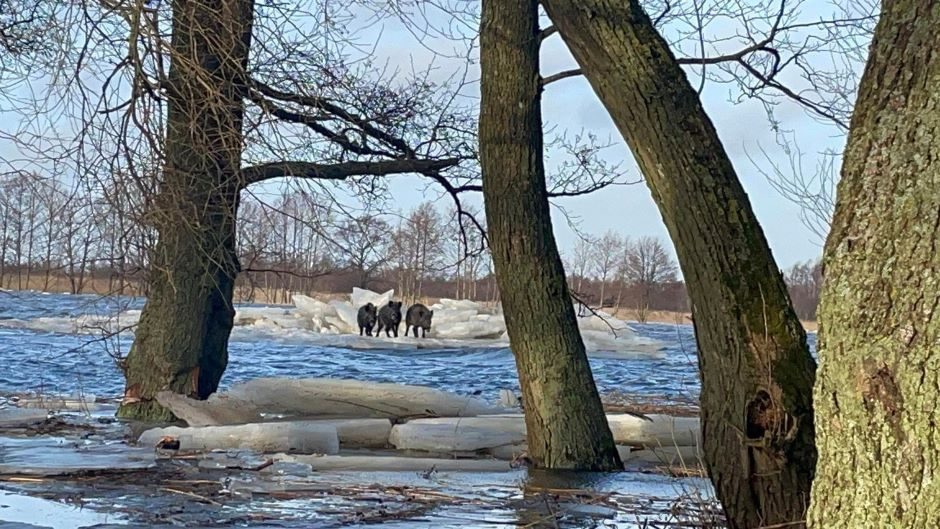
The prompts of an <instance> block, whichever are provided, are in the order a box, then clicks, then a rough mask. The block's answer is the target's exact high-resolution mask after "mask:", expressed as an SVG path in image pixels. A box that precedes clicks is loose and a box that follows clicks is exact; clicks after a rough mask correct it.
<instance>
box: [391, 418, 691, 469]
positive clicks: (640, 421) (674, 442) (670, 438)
mask: <svg viewBox="0 0 940 529" xmlns="http://www.w3.org/2000/svg"><path fill="white" fill-rule="evenodd" d="M607 422H608V424H609V425H610V430H611V433H613V436H614V442H616V443H617V444H619V445H624V446H636V447H647V448H664V447H693V448H694V447H696V446H700V436H699V422H698V419H697V418H695V417H671V416H668V415H649V416H645V417H641V416H637V415H631V414H627V413H616V414H608V415H607ZM525 441H526V428H525V418H524V416H523V415H522V414H500V415H488V416H484V417H464V418H453V417H444V418H436V419H416V420H411V421H408V422H406V423H402V424H396V425H395V426H393V427H392V433H391V436H390V437H389V442H390V443H391V444H392V445H393V446H395V447H396V448H398V449H399V450H419V451H426V452H437V453H448V452H459V453H466V452H480V451H484V452H487V453H490V454H491V455H493V456H495V457H499V458H511V457H513V456H514V455H518V454H519V453H521V452H522V451H524V450H525Z"/></svg>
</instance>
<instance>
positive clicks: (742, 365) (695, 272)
mask: <svg viewBox="0 0 940 529" xmlns="http://www.w3.org/2000/svg"><path fill="white" fill-rule="evenodd" d="M542 4H543V5H544V6H545V8H546V11H547V12H548V15H549V17H550V18H551V19H552V22H553V23H554V24H555V26H556V27H557V28H558V31H559V33H560V34H561V37H562V38H563V39H564V41H565V42H566V44H567V45H568V47H569V49H570V50H571V52H572V54H573V55H574V57H575V59H576V60H577V62H578V63H579V65H580V66H581V69H582V71H583V73H584V75H585V77H586V78H587V79H588V81H589V82H590V84H591V86H592V87H593V89H594V91H595V92H596V93H597V95H598V96H599V97H600V99H601V101H602V102H603V104H604V106H605V107H606V108H607V110H608V112H609V113H610V114H611V117H612V118H613V120H614V122H615V123H616V125H617V127H618V129H619V130H620V133H621V134H622V135H623V137H624V139H625V140H626V142H627V144H628V145H629V146H630V149H631V151H632V152H633V154H634V157H635V158H636V160H637V162H638V164H639V166H640V168H641V170H642V171H643V173H644V176H645V177H646V181H647V183H648V185H649V186H650V189H651V191H652V195H653V198H654V200H655V201H656V203H657V205H658V207H659V210H660V212H661V214H662V216H663V220H664V222H665V224H666V227H667V229H668V230H669V233H670V235H671V237H672V240H673V242H674V243H675V247H676V252H677V254H678V257H679V262H680V265H681V267H682V271H683V275H684V276H685V278H686V281H687V285H688V289H689V296H690V299H691V302H692V311H693V314H694V325H695V331H696V340H697V343H698V349H699V355H698V356H699V370H700V373H701V376H702V392H701V408H702V425H703V426H702V428H703V440H704V456H705V464H706V467H707V469H708V472H709V474H710V476H711V479H712V481H713V482H714V484H715V489H716V492H717V495H718V498H719V499H720V500H721V502H722V505H723V506H724V509H725V512H726V514H727V519H728V522H729V525H730V526H731V527H733V528H742V529H744V528H746V529H751V528H754V527H762V526H774V525H777V524H787V527H800V526H802V525H804V520H805V511H806V506H807V504H808V498H809V493H810V485H811V483H812V480H813V474H814V467H815V460H816V451H815V446H814V421H813V409H812V389H811V388H812V386H813V382H814V377H815V362H814V361H813V359H812V357H811V356H810V354H809V351H808V348H807V346H806V337H805V333H804V331H803V329H802V326H801V325H800V322H799V320H798V319H797V318H796V315H795V314H794V312H793V310H792V308H791V306H790V301H789V297H788V295H787V291H786V287H785V285H784V283H783V279H782V276H781V274H780V271H779V269H778V268H777V265H776V263H775V262H774V259H773V256H772V255H771V252H770V248H769V246H768V245H767V241H766V239H765V237H764V234H763V232H762V230H761V228H760V226H759V224H758V222H757V219H756V217H755V216H754V213H753V211H752V209H751V206H750V202H749V201H748V198H747V195H746V194H745V192H744V189H743V188H742V187H741V185H740V182H738V179H737V176H736V174H735V172H734V168H733V167H732V165H731V161H730V160H729V158H728V156H727V154H726V153H725V150H724V148H723V146H722V144H721V142H720V140H719V138H718V135H717V133H716V132H715V129H714V127H713V125H712V123H711V121H710V120H709V119H708V116H707V115H706V114H705V112H704V110H703V109H702V106H701V102H700V101H699V98H698V94H697V93H696V91H695V90H694V88H693V87H692V86H691V85H690V84H689V82H688V79H687V78H686V76H685V74H684V72H683V71H682V69H681V67H680V65H679V64H678V62H677V61H676V59H675V57H674V56H673V54H672V52H671V51H670V50H669V48H668V46H667V44H666V42H665V41H664V40H663V38H662V37H661V36H660V35H659V34H658V33H657V31H656V29H655V28H654V27H653V24H652V23H651V21H650V19H649V17H648V16H647V15H646V13H644V12H643V10H642V8H641V7H640V6H639V3H638V2H637V1H636V0H618V1H614V0H582V1H579V2H571V1H569V0H543V1H542Z"/></svg>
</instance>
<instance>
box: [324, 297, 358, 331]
mask: <svg viewBox="0 0 940 529" xmlns="http://www.w3.org/2000/svg"><path fill="white" fill-rule="evenodd" d="M330 305H331V306H332V307H333V309H334V310H335V311H336V315H337V316H339V319H340V320H342V322H343V323H342V324H343V328H341V329H340V331H342V332H345V333H347V334H359V324H358V322H357V320H356V315H357V312H358V310H359V309H355V308H353V306H352V305H350V304H349V303H347V302H345V301H340V300H338V299H334V300H333V301H330Z"/></svg>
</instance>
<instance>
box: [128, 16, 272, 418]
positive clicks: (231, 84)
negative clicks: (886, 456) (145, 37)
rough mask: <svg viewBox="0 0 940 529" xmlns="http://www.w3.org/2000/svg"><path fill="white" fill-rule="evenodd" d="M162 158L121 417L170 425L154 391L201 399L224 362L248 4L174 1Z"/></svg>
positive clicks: (235, 263) (214, 386)
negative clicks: (144, 290) (147, 279)
mask: <svg viewBox="0 0 940 529" xmlns="http://www.w3.org/2000/svg"><path fill="white" fill-rule="evenodd" d="M172 7H173V37H172V46H171V47H172V56H171V67H170V79H169V81H170V86H169V87H168V98H167V101H168V105H167V118H168V120H167V137H166V152H165V155H166V160H165V168H164V173H163V181H162V182H161V185H160V190H159V195H158V197H157V199H156V201H155V209H154V211H152V212H151V215H152V216H153V218H154V222H155V223H156V227H157V230H158V232H159V240H158V242H157V245H156V248H155V250H154V253H153V255H152V271H151V289H150V295H149V297H148V299H147V304H146V305H145V306H144V310H143V313H142V314H141V318H140V324H139V325H138V328H137V331H136V339H135V340H134V344H133V346H132V348H131V351H130V353H129V354H128V357H127V359H126V363H125V366H124V368H125V376H126V379H127V382H126V389H125V399H124V402H123V403H122V405H121V408H120V410H119V411H118V414H119V415H120V416H123V417H129V418H135V419H142V420H166V419H172V414H171V413H170V412H169V411H168V410H165V409H163V408H162V407H161V406H160V405H159V404H158V403H157V402H156V401H155V400H153V397H154V394H155V393H156V392H158V391H161V390H164V389H168V390H172V391H175V392H178V393H182V394H186V395H190V396H192V397H195V398H200V399H204V398H206V397H208V396H209V394H211V393H212V392H214V391H215V390H216V389H217V387H218V385H219V381H220V379H221V377H222V372H223V371H224V369H225V366H226V364H227V359H228V353H227V347H228V337H229V333H230V332H231V329H232V322H233V317H234V313H235V311H234V309H233V306H232V290H233V286H234V281H235V275H236V273H237V272H238V261H237V258H236V255H235V215H236V210H237V207H238V192H239V181H238V180H239V178H238V174H239V173H238V170H239V163H240V158H241V150H242V137H241V128H242V112H243V104H242V100H241V97H240V96H239V90H238V88H237V84H238V80H239V79H240V78H241V76H242V75H243V73H244V71H245V67H246V65H247V59H248V49H249V46H250V42H251V23H252V10H253V2H252V0H174V2H173V4H172Z"/></svg>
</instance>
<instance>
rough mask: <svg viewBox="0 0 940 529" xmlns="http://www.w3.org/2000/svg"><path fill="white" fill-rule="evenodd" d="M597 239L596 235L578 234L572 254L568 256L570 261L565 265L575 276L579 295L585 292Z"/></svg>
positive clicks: (575, 286)
mask: <svg viewBox="0 0 940 529" xmlns="http://www.w3.org/2000/svg"><path fill="white" fill-rule="evenodd" d="M595 246H596V241H595V239H594V237H592V236H590V235H586V234H578V240H577V242H575V245H574V248H572V250H571V254H570V255H569V256H568V263H567V266H566V267H565V268H566V269H567V270H568V271H569V272H570V273H571V275H573V276H574V278H573V279H574V283H573V286H574V291H575V294H577V295H579V296H580V295H583V293H584V280H585V279H587V278H588V275H589V274H590V270H591V262H592V261H593V259H594V248H595Z"/></svg>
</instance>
